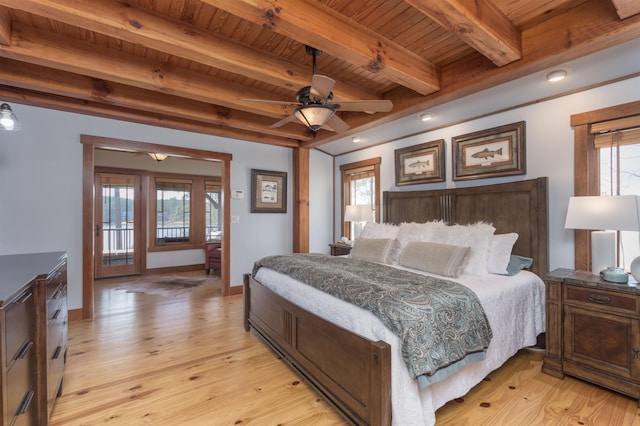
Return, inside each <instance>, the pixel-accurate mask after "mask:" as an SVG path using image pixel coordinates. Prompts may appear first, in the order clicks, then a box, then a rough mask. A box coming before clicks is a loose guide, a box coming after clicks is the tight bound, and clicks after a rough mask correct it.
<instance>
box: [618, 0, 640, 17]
mask: <svg viewBox="0 0 640 426" xmlns="http://www.w3.org/2000/svg"><path fill="white" fill-rule="evenodd" d="M611 2H612V3H613V5H614V6H615V8H616V10H617V11H618V16H619V17H620V19H627V18H628V17H630V16H633V15H637V14H638V13H640V1H638V0H611Z"/></svg>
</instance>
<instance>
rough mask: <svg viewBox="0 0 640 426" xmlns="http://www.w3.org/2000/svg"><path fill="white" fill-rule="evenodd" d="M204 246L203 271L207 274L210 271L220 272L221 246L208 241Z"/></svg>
mask: <svg viewBox="0 0 640 426" xmlns="http://www.w3.org/2000/svg"><path fill="white" fill-rule="evenodd" d="M203 246H204V269H205V270H206V271H207V274H209V271H211V270H212V269H213V270H214V271H215V270H218V271H220V270H221V269H222V265H221V263H222V244H221V243H219V242H215V241H209V242H206V243H204V244H203Z"/></svg>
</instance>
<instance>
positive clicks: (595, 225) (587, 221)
mask: <svg viewBox="0 0 640 426" xmlns="http://www.w3.org/2000/svg"><path fill="white" fill-rule="evenodd" d="M639 207H640V197H638V196H637V195H619V196H602V197H598V196H587V197H571V198H570V199H569V208H568V210H567V218H566V221H565V224H564V227H565V228H567V229H592V230H605V229H609V230H616V231H638V230H640V218H639V217H638V216H639V212H640V208H639Z"/></svg>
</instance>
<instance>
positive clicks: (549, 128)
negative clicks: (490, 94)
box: [334, 77, 640, 269]
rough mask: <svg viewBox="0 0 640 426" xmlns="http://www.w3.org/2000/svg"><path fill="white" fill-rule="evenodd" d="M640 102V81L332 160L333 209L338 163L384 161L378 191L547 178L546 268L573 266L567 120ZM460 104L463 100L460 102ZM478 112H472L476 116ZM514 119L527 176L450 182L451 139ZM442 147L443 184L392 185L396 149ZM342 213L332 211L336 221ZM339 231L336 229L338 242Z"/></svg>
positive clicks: (570, 137) (337, 199) (570, 154)
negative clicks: (522, 130)
mask: <svg viewBox="0 0 640 426" xmlns="http://www.w3.org/2000/svg"><path fill="white" fill-rule="evenodd" d="M639 99H640V77H636V78H632V79H628V80H625V81H621V82H618V83H614V84H610V85H607V86H603V87H599V88H596V89H592V90H588V91H583V92H579V93H575V94H572V95H568V96H564V97H560V98H557V99H553V100H549V101H546V102H540V103H535V104H532V105H529V106H525V107H522V108H518V109H513V110H510V111H506V112H503V113H499V114H494V115H491V116H488V117H484V118H481V119H477V120H473V121H468V122H464V123H461V124H458V125H454V126H450V127H446V128H443V129H440V130H435V131H431V132H425V133H423V134H420V135H416V136H411V137H407V138H404V139H400V140H397V141H395V142H393V143H387V144H384V145H379V146H376V147H372V148H370V149H366V150H362V151H357V152H353V153H350V154H345V155H342V156H338V157H336V164H335V167H334V178H335V179H336V184H335V192H336V194H335V197H334V202H335V205H336V206H339V205H340V197H341V194H340V165H342V164H346V163H351V162H355V161H360V160H363V159H367V158H372V157H378V156H380V157H382V162H381V169H380V174H381V176H380V180H381V185H380V190H381V191H388V190H390V191H411V190H423V189H441V188H454V187H465V186H477V185H490V184H494V183H502V182H508V181H515V180H523V179H533V178H537V177H543V176H547V177H548V178H549V267H550V268H551V269H555V268H560V267H564V268H573V267H574V241H573V231H571V230H565V229H564V220H565V216H566V213H567V204H568V202H569V197H570V196H572V195H573V192H574V185H573V182H574V172H573V158H574V157H573V129H572V128H571V126H570V116H571V115H573V114H579V113H582V112H586V111H591V110H595V109H599V108H605V107H609V106H614V105H619V104H624V103H627V102H633V101H637V100H639ZM462 103H464V100H462ZM480 114H481V111H476V114H475V115H476V116H478V115H480ZM518 121H525V122H526V175H524V176H516V177H510V178H490V179H478V180H472V181H461V182H454V181H453V179H452V162H451V158H452V152H451V138H452V137H453V136H458V135H463V134H466V133H471V132H475V131H480V130H484V129H488V128H492V127H497V126H501V125H504V124H509V123H514V122H518ZM441 138H442V139H444V140H445V145H446V176H447V178H446V182H445V183H437V184H423V185H411V186H403V187H396V186H395V171H394V169H395V158H394V150H395V149H398V148H404V147H407V146H412V145H417V144H420V143H424V142H429V141H433V140H436V139H441ZM339 219H340V212H339V211H336V212H335V220H339ZM338 232H339V229H336V230H334V238H338V237H339V235H338Z"/></svg>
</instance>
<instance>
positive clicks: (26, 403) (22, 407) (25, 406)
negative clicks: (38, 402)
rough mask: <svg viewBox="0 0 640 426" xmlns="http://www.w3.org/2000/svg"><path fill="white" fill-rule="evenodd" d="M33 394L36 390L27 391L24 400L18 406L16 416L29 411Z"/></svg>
mask: <svg viewBox="0 0 640 426" xmlns="http://www.w3.org/2000/svg"><path fill="white" fill-rule="evenodd" d="M33 394H34V392H33V391H32V390H30V391H29V392H27V394H26V395H25V396H24V398H22V402H21V403H20V405H19V406H18V410H17V411H16V414H15V415H16V416H19V415H20V414H24V413H26V412H27V409H28V408H29V404H31V400H32V399H33Z"/></svg>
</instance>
